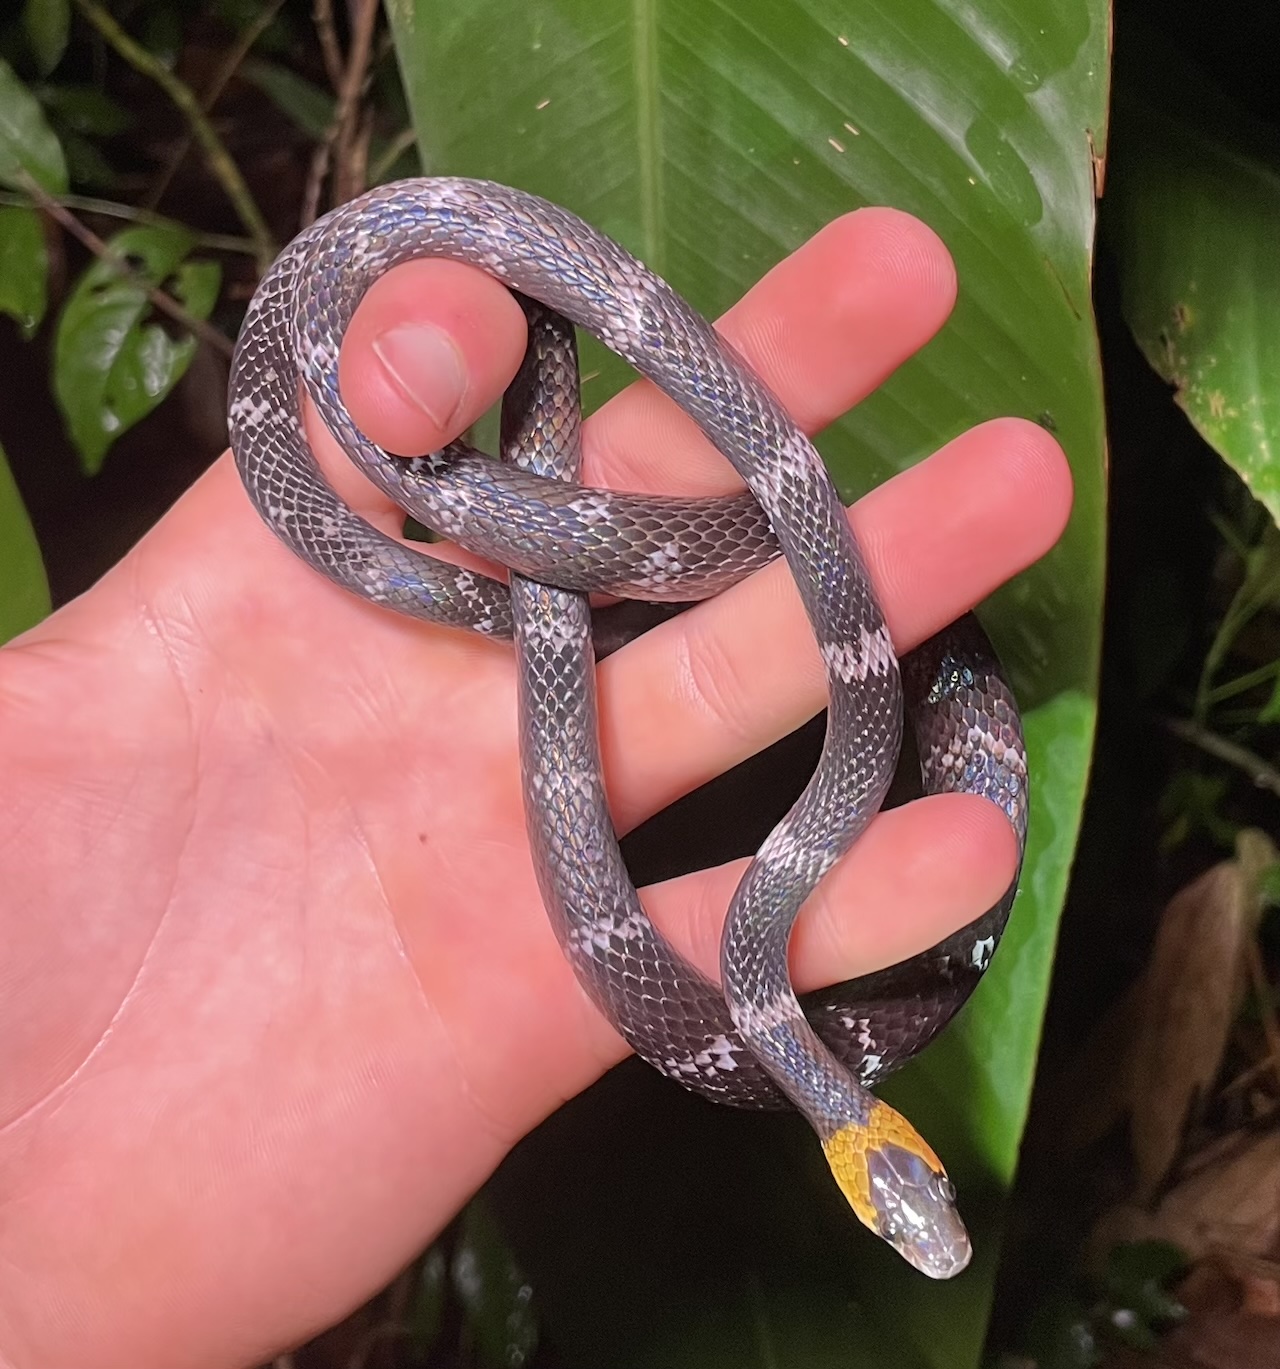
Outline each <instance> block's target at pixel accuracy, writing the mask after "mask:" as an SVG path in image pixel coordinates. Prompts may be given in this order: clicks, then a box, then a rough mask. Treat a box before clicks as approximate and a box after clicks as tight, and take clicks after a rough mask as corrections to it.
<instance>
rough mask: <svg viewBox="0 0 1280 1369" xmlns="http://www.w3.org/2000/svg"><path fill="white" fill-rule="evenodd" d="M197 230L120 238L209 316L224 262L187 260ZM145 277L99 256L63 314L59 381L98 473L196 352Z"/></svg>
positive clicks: (125, 248)
mask: <svg viewBox="0 0 1280 1369" xmlns="http://www.w3.org/2000/svg"><path fill="white" fill-rule="evenodd" d="M191 244H192V239H191V236H190V235H189V234H188V233H186V232H184V231H182V230H181V229H178V228H141V227H139V228H126V229H125V230H124V231H123V232H121V233H118V234H116V236H115V237H114V238H113V239H112V240H111V246H112V247H113V248H114V249H115V250H116V251H117V252H119V253H120V254H121V255H123V256H125V257H126V258H127V259H128V260H129V261H130V263H131V265H132V266H133V267H134V270H135V271H136V272H137V274H138V275H139V276H140V277H141V278H142V279H143V280H145V281H146V282H148V283H149V284H150V285H152V286H159V287H161V288H163V289H164V290H166V291H167V292H168V293H169V294H171V295H173V296H174V298H175V299H177V300H178V301H179V302H180V303H181V304H182V305H183V306H184V308H186V310H187V311H188V313H190V314H193V315H194V316H195V317H196V318H201V319H203V318H207V317H208V316H209V313H210V311H211V310H212V309H213V305H214V302H215V301H216V299H217V297H218V286H219V282H220V280H221V271H220V269H219V267H218V266H217V265H216V264H215V263H214V262H203V261H201V262H190V261H184V260H183V259H184V258H185V256H186V254H187V253H188V252H189V251H190V250H191ZM150 308H151V305H150V301H149V300H148V299H147V295H146V292H145V290H144V289H143V288H142V286H141V285H140V284H136V283H135V282H134V281H131V280H127V279H124V278H123V277H121V276H120V275H119V273H118V272H117V271H116V270H115V268H114V267H113V266H111V265H110V264H109V263H107V262H103V261H98V262H95V263H94V264H93V265H92V266H90V267H89V269H88V270H87V271H85V273H84V275H82V276H81V277H80V279H79V281H77V282H76V287H75V289H74V290H73V291H72V293H71V298H70V299H68V301H67V304H66V307H65V308H64V309H63V311H62V316H61V318H60V319H59V320H58V333H57V339H56V342H55V345H54V365H53V371H54V391H55V393H56V395H57V399H58V404H59V407H60V408H61V410H62V413H63V416H64V417H65V419H66V422H67V427H68V429H69V431H70V433H71V437H72V440H73V441H74V442H75V445H76V448H77V450H78V451H79V453H80V459H81V463H82V465H83V466H84V469H85V470H86V472H87V473H88V474H90V475H93V474H95V473H96V472H97V471H98V469H99V468H100V467H101V465H102V460H103V457H104V456H105V455H106V453H107V451H108V449H109V448H110V446H111V444H112V443H113V442H114V441H115V440H116V438H118V437H119V436H120V434H121V433H123V432H125V431H127V430H128V429H129V428H131V427H132V426H133V425H134V424H135V423H137V422H138V421H139V419H142V418H145V417H146V415H147V414H149V413H150V412H151V411H152V410H153V409H154V408H155V407H156V406H157V405H158V404H159V403H160V401H161V400H162V399H163V398H164V397H165V395H167V394H168V393H169V391H170V390H172V389H173V387H174V385H176V384H177V382H178V380H179V379H180V378H181V376H182V373H183V372H184V371H185V370H186V369H187V366H188V364H189V363H190V361H191V358H192V356H193V355H194V353H195V345H196V344H195V339H194V338H191V337H181V338H178V339H176V340H175V339H174V338H173V337H171V336H170V335H169V333H168V332H167V331H166V329H165V328H164V327H162V326H161V325H160V324H159V323H157V322H151V321H148V314H149V311H150Z"/></svg>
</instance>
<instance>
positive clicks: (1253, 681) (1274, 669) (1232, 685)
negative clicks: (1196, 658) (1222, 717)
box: [1209, 661, 1280, 704]
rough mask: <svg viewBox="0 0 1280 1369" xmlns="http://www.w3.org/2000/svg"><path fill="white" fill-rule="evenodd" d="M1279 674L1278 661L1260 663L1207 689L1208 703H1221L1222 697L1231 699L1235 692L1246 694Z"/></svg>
mask: <svg viewBox="0 0 1280 1369" xmlns="http://www.w3.org/2000/svg"><path fill="white" fill-rule="evenodd" d="M1275 675H1280V661H1268V662H1267V664H1266V665H1260V666H1259V667H1258V668H1257V669H1256V670H1250V671H1249V672H1248V673H1247V674H1245V675H1237V676H1236V678H1235V679H1234V680H1228V681H1227V682H1226V684H1220V685H1216V686H1215V687H1214V688H1213V689H1211V690H1210V691H1209V702H1210V704H1219V703H1222V701H1223V700H1224V699H1232V698H1234V697H1235V696H1236V695H1237V694H1247V693H1248V692H1249V690H1251V689H1255V688H1256V687H1257V686H1258V685H1260V684H1266V683H1267V682H1268V681H1269V680H1271V679H1272V677H1273V676H1275Z"/></svg>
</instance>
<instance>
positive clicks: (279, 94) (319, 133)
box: [240, 58, 335, 140]
mask: <svg viewBox="0 0 1280 1369" xmlns="http://www.w3.org/2000/svg"><path fill="white" fill-rule="evenodd" d="M240 74H241V75H242V76H243V77H244V78H245V80H246V81H249V82H251V83H252V84H253V85H255V86H257V87H258V89H259V90H260V91H262V93H263V94H264V95H266V96H267V97H268V99H270V100H271V102H272V103H273V104H274V105H275V106H276V108H277V109H279V111H280V113H281V114H283V115H285V117H286V118H288V119H291V120H292V121H293V122H294V123H295V124H296V125H297V126H298V128H300V129H301V130H302V132H303V133H305V134H306V135H307V136H308V137H309V138H315V139H317V140H319V139H321V138H323V137H324V135H325V133H326V132H327V131H328V129H329V125H330V124H331V123H332V122H333V116H334V109H335V103H334V98H333V96H332V95H331V94H330V93H329V92H328V91H327V90H322V89H321V88H320V87H319V86H317V85H313V84H312V83H311V82H310V81H308V80H306V79H305V78H304V77H302V76H299V75H298V74H297V72H295V71H292V70H290V68H288V67H284V66H280V65H278V64H277V63H275V62H264V61H262V60H261V58H251V59H250V60H249V61H247V62H245V64H244V66H243V67H241V69H240Z"/></svg>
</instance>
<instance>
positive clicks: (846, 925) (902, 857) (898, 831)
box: [644, 794, 1018, 993]
mask: <svg viewBox="0 0 1280 1369" xmlns="http://www.w3.org/2000/svg"><path fill="white" fill-rule="evenodd" d="M1017 863H1018V852H1017V842H1016V840H1015V839H1014V835H1013V829H1012V828H1011V827H1010V825H1009V821H1008V819H1007V818H1006V817H1005V816H1004V814H1003V813H1001V812H1000V810H999V809H998V808H997V807H996V806H995V804H994V803H991V802H990V801H989V800H987V799H983V798H978V797H977V796H976V795H973V794H938V795H934V796H932V797H930V798H924V799H920V800H918V801H916V802H914V803H908V804H904V805H903V806H902V807H901V808H894V809H891V810H890V811H888V812H886V813H881V814H879V815H878V816H877V817H876V818H875V819H874V821H873V822H872V823H871V824H870V826H869V827H868V828H867V830H866V832H865V833H864V834H863V836H862V837H861V838H860V840H859V841H858V842H856V843H855V845H854V846H853V848H852V850H850V851H849V853H848V854H847V855H846V856H844V857H843V858H842V859H841V860H840V861H839V862H838V863H837V864H836V867H835V869H834V870H833V871H832V872H831V874H830V875H829V876H828V877H827V878H826V879H825V880H824V881H823V882H822V883H821V884H820V885H819V886H818V889H817V892H816V893H814V895H813V896H812V897H811V898H810V899H809V901H808V902H807V903H806V904H805V906H804V909H803V911H802V912H801V914H800V917H799V919H798V921H797V923H796V930H795V934H794V936H793V937H792V940H791V948H790V956H791V974H792V979H793V981H794V983H795V986H796V988H797V990H799V991H800V992H801V993H805V992H807V991H808V990H810V989H819V988H822V987H823V986H825V985H827V984H838V983H840V982H841V981H842V980H845V979H852V978H854V977H855V976H857V975H861V974H868V973H870V972H871V971H872V970H878V969H881V968H883V967H884V966H886V965H895V964H897V963H898V962H899V961H901V960H906V959H908V958H909V957H910V956H913V955H915V954H917V953H918V952H919V951H920V950H921V949H922V948H923V947H926V946H934V945H936V944H937V943H938V942H939V941H941V940H942V939H943V938H944V937H947V936H950V935H951V933H952V932H954V931H957V930H958V929H959V928H961V927H964V926H966V925H967V924H968V923H970V922H972V921H973V920H974V918H976V917H980V916H981V915H982V914H983V913H984V912H986V910H987V909H988V908H991V907H993V906H994V905H995V903H996V902H997V901H998V900H999V899H1000V898H1001V897H1002V895H1003V894H1004V892H1005V890H1007V889H1008V887H1009V884H1010V882H1011V881H1012V879H1013V876H1014V873H1015V871H1016V870H1017ZM746 867H747V861H746V860H739V861H732V862H730V863H729V864H727V865H720V866H717V867H716V868H715V869H712V870H699V871H697V872H696V873H695V874H691V875H684V876H682V877H681V878H679V879H672V880H668V881H666V882H665V883H663V884H657V885H653V886H651V887H649V888H647V889H646V890H645V891H644V904H645V908H646V910H647V911H648V912H649V914H650V916H651V917H652V918H653V920H654V922H655V923H656V924H657V925H658V926H659V927H660V928H661V929H662V930H663V932H664V933H666V935H667V936H668V937H669V938H670V940H671V941H672V943H673V944H674V945H675V946H676V947H677V948H678V949H679V950H680V951H681V952H682V953H683V954H684V955H686V956H688V958H689V959H690V960H691V961H692V962H693V963H694V964H695V965H696V966H697V967H698V968H699V969H700V970H701V971H702V972H703V973H704V974H706V975H708V976H710V977H711V978H712V979H714V980H716V981H718V980H719V978H720V968H719V967H720V933H721V930H722V928H723V926H724V917H725V909H726V908H727V907H728V906H729V900H730V899H731V897H732V896H733V891H734V889H735V888H736V887H737V884H738V881H739V880H740V879H741V878H742V873H743V871H744V870H745V869H746Z"/></svg>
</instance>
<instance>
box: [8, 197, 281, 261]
mask: <svg viewBox="0 0 1280 1369" xmlns="http://www.w3.org/2000/svg"><path fill="white" fill-rule="evenodd" d="M45 193H46V195H47V196H48V198H49V199H50V200H52V201H53V202H54V204H60V205H61V206H62V207H63V208H64V209H77V210H79V211H80V213H82V214H101V215H103V216H104V217H106V218H109V219H125V220H127V221H128V222H129V223H142V224H146V225H147V227H148V228H181V229H182V231H183V232H184V233H190V234H191V239H192V241H193V242H194V243H195V244H196V245H197V246H199V247H207V248H208V249H209V251H211V252H238V253H240V254H241V255H242V256H246V257H252V256H253V255H254V254H255V252H256V251H257V248H256V247H255V246H254V244H253V243H252V242H251V241H250V240H249V239H248V238H237V237H234V236H233V235H232V234H230V233H201V232H199V231H198V230H197V229H194V228H190V227H188V226H187V225H186V224H185V223H179V222H178V221H177V219H170V218H167V217H166V216H165V215H164V214H157V213H155V212H154V211H153V210H150V209H140V208H138V206H137V205H133V204H119V203H117V202H116V201H115V200H98V199H94V197H93V196H92V195H49V194H48V192H47V191H46V192H45ZM0 204H10V205H13V206H14V207H15V208H18V209H30V208H32V207H33V202H32V199H31V197H30V196H29V195H18V194H15V193H14V192H13V191H11V190H0Z"/></svg>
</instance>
